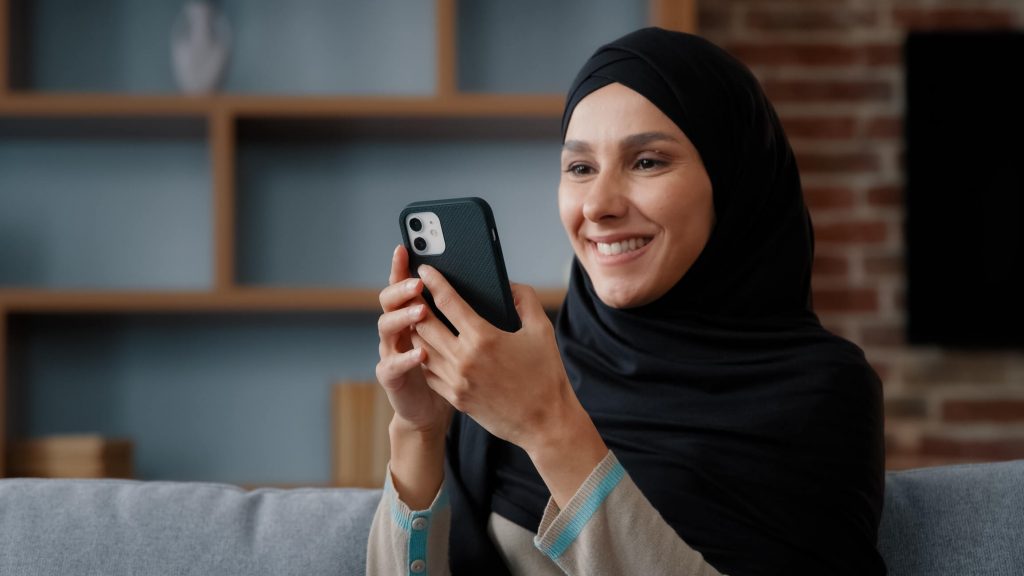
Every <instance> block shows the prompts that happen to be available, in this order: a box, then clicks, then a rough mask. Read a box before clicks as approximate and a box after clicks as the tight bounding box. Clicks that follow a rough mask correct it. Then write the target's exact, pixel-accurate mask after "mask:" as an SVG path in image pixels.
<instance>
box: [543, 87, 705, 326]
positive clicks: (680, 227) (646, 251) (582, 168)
mask: <svg viewBox="0 0 1024 576" xmlns="http://www.w3.org/2000/svg"><path fill="white" fill-rule="evenodd" d="M558 209H559V213H560V214H561V217H562V225H563V226H565V229H566V231H567V232H568V234H569V240H570V241H571V242H572V245H573V250H574V251H575V252H576V255H577V258H578V259H579V262H580V264H582V265H583V268H584V269H585V270H586V271H587V275H588V276H589V277H590V281H591V282H593V284H594V290H595V291H596V292H597V294H598V296H599V297H600V298H601V301H602V302H604V303H605V304H607V305H609V306H612V307H614V308H630V307H634V306H639V305H641V304H647V303H650V302H652V301H654V300H656V299H658V298H660V297H661V296H663V295H664V294H665V293H666V292H668V290H669V288H671V287H672V286H674V285H675V284H676V283H677V282H679V280H680V279H681V278H682V277H683V275H684V274H686V271H687V270H689V269H690V266H691V265H693V262H694V261H695V260H696V259H697V256H698V255H699V254H700V253H701V250H703V249H704V245H705V244H706V243H707V240H708V237H709V236H710V235H711V228H712V226H713V223H714V218H715V215H714V205H713V202H712V195H711V180H710V179H709V178H708V173H707V171H706V170H705V169H704V163H703V162H702V161H701V159H700V153H699V152H698V151H697V149H696V148H695V147H694V146H693V143H692V142H690V139H689V138H687V137H686V134H683V131H682V130H680V129H679V127H678V126H676V124H675V123H674V122H672V120H671V119H670V118H669V117H668V116H666V115H665V114H664V113H663V112H662V111H661V110H659V109H658V107H657V106H655V105H654V104H652V103H651V101H650V100H648V99H647V98H644V97H643V96H641V95H640V94H638V93H637V92H634V91H633V90H631V89H630V88H627V87H625V86H623V85H622V84H618V83H614V84H609V85H608V86H605V87H603V88H600V89H598V90H596V91H594V92H593V93H592V94H590V95H589V96H587V97H586V98H584V99H583V100H581V101H580V103H579V104H578V105H577V106H576V109H575V110H574V111H573V113H572V119H571V120H570V122H569V127H568V129H567V131H566V140H565V144H564V146H563V147H562V180H561V184H560V185H559V188H558Z"/></svg>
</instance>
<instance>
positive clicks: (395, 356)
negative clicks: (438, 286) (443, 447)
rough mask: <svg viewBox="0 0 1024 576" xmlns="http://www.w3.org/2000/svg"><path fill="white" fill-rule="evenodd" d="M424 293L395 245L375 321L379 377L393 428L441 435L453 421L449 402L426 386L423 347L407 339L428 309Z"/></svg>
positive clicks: (402, 250)
mask: <svg viewBox="0 0 1024 576" xmlns="http://www.w3.org/2000/svg"><path fill="white" fill-rule="evenodd" d="M422 293H423V281H422V280H420V279H419V278H411V277H410V276H409V253H408V252H407V251H406V249H405V247H404V246H402V245H399V246H398V248H396V249H395V252H394V255H393V256H392V257H391V276H390V278H389V279H388V286H387V287H386V288H384V289H383V290H381V293H380V305H381V308H383V310H384V313H383V314H381V316H380V319H379V320H378V321H377V332H378V333H379V334H380V362H378V363H377V381H378V382H380V385H381V386H382V387H383V388H384V391H385V392H387V395H388V400H389V401H390V402H391V406H392V407H393V408H394V409H395V417H394V420H392V427H393V428H394V427H396V426H397V427H399V428H400V429H401V431H404V432H414V433H419V434H423V435H428V436H436V435H440V436H441V437H443V436H444V433H445V432H446V431H447V429H448V423H449V422H450V421H451V415H452V407H451V405H450V404H448V401H447V400H445V399H444V398H442V397H441V396H439V395H438V394H437V393H436V392H434V391H433V390H431V389H430V387H429V386H427V381H426V378H425V377H424V376H423V370H422V368H420V364H421V363H422V362H423V361H424V360H426V352H425V351H424V350H423V349H422V348H414V347H413V345H412V339H411V327H412V325H413V324H415V323H416V322H419V321H420V320H423V319H424V318H425V317H426V315H427V313H428V311H427V304H426V301H425V300H424V299H423V296H422Z"/></svg>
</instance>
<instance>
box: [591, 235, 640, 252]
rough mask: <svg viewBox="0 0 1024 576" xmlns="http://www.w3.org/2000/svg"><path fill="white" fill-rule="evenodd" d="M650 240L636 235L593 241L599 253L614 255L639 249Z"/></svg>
mask: <svg viewBox="0 0 1024 576" xmlns="http://www.w3.org/2000/svg"><path fill="white" fill-rule="evenodd" d="M650 241H651V239H650V238H644V237H642V236H638V237H636V238H628V239H626V240H620V241H618V242H594V244H595V245H596V246H597V251H598V252H600V253H601V254H603V255H605V256H615V255H618V254H625V253H628V252H633V251H634V250H639V249H641V248H643V247H644V246H646V245H647V243H648V242H650Z"/></svg>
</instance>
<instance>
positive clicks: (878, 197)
mask: <svg viewBox="0 0 1024 576" xmlns="http://www.w3.org/2000/svg"><path fill="white" fill-rule="evenodd" d="M868 203H870V204H872V205H874V206H902V205H903V187H902V186H876V187H874V188H872V189H870V190H868Z"/></svg>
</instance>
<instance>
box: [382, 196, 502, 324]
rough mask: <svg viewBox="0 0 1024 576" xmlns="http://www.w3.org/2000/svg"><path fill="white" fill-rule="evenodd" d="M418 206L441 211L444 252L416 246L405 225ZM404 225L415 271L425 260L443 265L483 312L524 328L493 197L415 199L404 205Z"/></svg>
mask: <svg viewBox="0 0 1024 576" xmlns="http://www.w3.org/2000/svg"><path fill="white" fill-rule="evenodd" d="M412 212H433V213H434V214H437V217H438V219H439V220H440V222H441V230H442V233H443V234H444V241H445V251H444V253H442V254H438V255H431V256H425V255H420V254H416V252H415V251H414V250H413V249H412V246H411V244H410V241H409V233H408V231H407V230H406V228H405V218H406V216H407V215H408V214H409V213H412ZM398 225H399V228H400V229H401V230H402V242H403V243H404V244H405V248H406V250H408V252H409V274H411V275H412V276H414V277H419V274H417V272H416V269H417V268H418V267H419V265H420V264H429V265H431V266H433V267H434V268H437V269H438V270H439V271H440V272H441V273H442V274H444V277H445V278H446V279H447V280H448V282H449V283H450V284H451V285H452V287H453V288H455V291H456V292H458V293H459V296H461V297H462V299H463V300H465V301H466V303H468V304H469V305H470V306H471V307H472V308H473V310H475V311H476V313H477V314H479V315H480V316H481V317H483V318H484V319H486V320H487V321H489V322H490V323H491V324H493V325H495V326H497V327H498V328H501V329H502V330H505V331H506V332H515V331H516V330H519V328H520V326H521V325H522V324H521V322H520V320H519V314H517V313H516V307H515V302H514V300H513V299H512V290H511V288H510V287H509V282H508V273H507V272H506V271H505V259H504V257H503V256H502V254H501V242H500V241H499V240H498V229H497V227H495V225H494V215H493V214H492V213H491V207H490V206H489V205H488V204H487V202H485V201H484V200H483V199H481V198H452V199H447V200H433V201H425V202H413V203H412V204H409V205H408V206H406V207H405V208H404V209H402V213H401V214H400V215H399V217H398ZM424 296H425V299H426V301H427V303H428V304H429V305H430V308H431V309H432V310H433V311H434V314H436V315H437V317H438V318H440V319H441V321H442V322H444V323H445V324H446V325H447V326H448V328H449V329H451V331H452V332H453V333H456V334H458V331H457V330H456V329H455V327H454V326H452V324H451V322H449V321H448V319H447V318H445V316H444V314H442V313H441V312H440V311H439V310H438V309H437V307H436V306H435V305H434V300H433V298H431V297H430V294H429V292H426V291H424Z"/></svg>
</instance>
